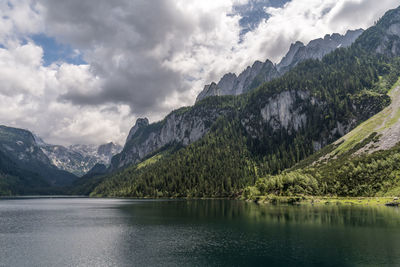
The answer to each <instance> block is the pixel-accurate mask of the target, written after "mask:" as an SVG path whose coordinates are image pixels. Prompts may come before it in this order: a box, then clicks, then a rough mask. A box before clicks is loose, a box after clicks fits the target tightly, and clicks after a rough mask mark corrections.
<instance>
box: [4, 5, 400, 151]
mask: <svg viewBox="0 0 400 267" xmlns="http://www.w3.org/2000/svg"><path fill="white" fill-rule="evenodd" d="M398 5H399V2H398V0H380V1H376V0H191V1H187V0H151V1H149V0H114V1H109V0H69V1H64V0H10V1H6V0H0V124H3V125H7V126H11V127H17V128H24V129H29V130H31V131H33V132H34V133H36V134H37V135H39V136H40V137H42V138H43V139H44V140H45V141H46V142H48V143H52V144H62V145H69V144H102V143H106V142H109V141H113V142H116V143H119V144H121V145H123V144H124V141H125V139H126V136H127V135H128V132H129V129H130V128H131V127H132V126H133V125H134V123H135V121H136V119H137V118H140V117H147V118H149V120H150V121H151V122H154V121H158V120H160V119H162V118H163V117H164V116H165V115H167V114H168V113H169V112H171V111H172V110H173V109H176V108H179V107H182V106H188V105H193V103H194V101H195V98H196V96H197V94H198V93H199V92H200V91H201V90H202V89H203V87H204V85H205V84H208V83H210V82H212V81H218V80H219V79H220V78H221V77H222V76H223V74H225V73H227V72H234V73H236V74H238V73H240V72H241V71H242V70H243V69H244V68H245V67H246V66H248V65H251V64H252V63H253V62H254V61H255V60H262V61H265V60H266V59H270V60H271V61H273V62H275V63H277V62H279V60H280V59H281V58H282V56H283V55H284V54H285V53H286V52H287V50H288V49H289V47H290V44H291V43H293V42H295V41H297V40H299V41H302V42H303V43H308V42H309V41H310V40H312V39H316V38H319V37H323V36H324V35H325V34H331V33H334V32H337V33H341V34H343V33H345V32H346V31H347V30H349V29H359V28H364V29H366V28H368V27H370V26H371V25H373V24H374V22H376V21H377V20H378V19H379V18H380V17H381V16H383V14H384V13H385V12H386V11H387V10H389V9H391V8H395V7H397V6H398Z"/></svg>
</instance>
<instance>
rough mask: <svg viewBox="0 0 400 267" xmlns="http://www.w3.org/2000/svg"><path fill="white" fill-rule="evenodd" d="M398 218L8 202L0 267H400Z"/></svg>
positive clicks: (196, 206) (378, 213) (297, 210)
mask: <svg viewBox="0 0 400 267" xmlns="http://www.w3.org/2000/svg"><path fill="white" fill-rule="evenodd" d="M399 215H400V214H399V209H396V208H386V207H381V208H378V207H375V208H374V207H350V206H336V205H328V206H320V207H312V206H271V205H256V204H254V203H247V202H242V201H225V200H207V201H195V200H193V201H151V200H111V199H31V200H27V199H25V200H0V266H248V265H251V266H385V265H386V266H395V265H397V264H398V263H400V249H399V247H400V227H399V226H400V216H399Z"/></svg>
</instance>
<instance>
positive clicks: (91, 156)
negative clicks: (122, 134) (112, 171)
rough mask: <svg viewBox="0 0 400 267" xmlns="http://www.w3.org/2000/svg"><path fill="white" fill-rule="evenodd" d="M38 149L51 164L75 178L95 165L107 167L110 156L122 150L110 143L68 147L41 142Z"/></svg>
mask: <svg viewBox="0 0 400 267" xmlns="http://www.w3.org/2000/svg"><path fill="white" fill-rule="evenodd" d="M40 148H41V150H42V151H43V152H44V153H45V154H46V155H47V157H48V158H49V159H50V161H51V162H52V164H54V165H55V166H57V167H58V168H59V169H61V170H64V171H68V172H70V173H73V174H75V175H77V176H82V175H84V174H85V173H87V172H88V171H89V170H91V169H92V168H93V167H94V166H95V165H96V164H97V163H101V164H104V165H107V166H108V165H109V164H110V162H111V158H112V156H113V155H115V154H117V153H119V152H120V151H121V150H122V147H121V146H119V145H116V144H114V143H112V142H111V143H108V144H104V145H100V146H96V145H72V146H69V147H64V146H60V145H50V144H46V143H44V142H42V143H41V145H40Z"/></svg>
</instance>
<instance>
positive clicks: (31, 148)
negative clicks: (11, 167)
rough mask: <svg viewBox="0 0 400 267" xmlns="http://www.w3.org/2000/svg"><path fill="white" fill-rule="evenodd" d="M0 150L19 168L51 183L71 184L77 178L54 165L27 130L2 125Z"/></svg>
mask: <svg viewBox="0 0 400 267" xmlns="http://www.w3.org/2000/svg"><path fill="white" fill-rule="evenodd" d="M0 151H1V152H3V153H4V154H5V155H7V156H8V157H9V158H10V159H11V160H12V161H14V162H15V164H16V166H17V167H18V168H20V169H24V170H27V171H30V172H32V173H36V174H38V175H39V177H41V178H43V179H44V180H46V181H47V182H48V183H49V184H50V185H56V186H57V185H66V184H70V183H72V181H74V180H75V179H76V178H77V177H76V176H74V175H72V174H70V173H67V172H64V171H61V170H59V169H58V168H57V167H56V166H55V165H53V164H52V162H51V160H50V159H49V158H48V157H47V155H46V154H45V153H44V152H43V151H42V149H41V148H40V146H39V145H38V143H37V142H36V139H35V137H34V135H33V134H32V133H31V132H29V131H27V130H23V129H17V128H11V127H6V126H0Z"/></svg>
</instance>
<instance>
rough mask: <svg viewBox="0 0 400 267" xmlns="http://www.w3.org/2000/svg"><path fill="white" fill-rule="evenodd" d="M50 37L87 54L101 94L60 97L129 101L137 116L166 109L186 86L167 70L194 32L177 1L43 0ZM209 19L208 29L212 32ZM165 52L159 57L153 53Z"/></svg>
mask: <svg viewBox="0 0 400 267" xmlns="http://www.w3.org/2000/svg"><path fill="white" fill-rule="evenodd" d="M43 4H44V6H45V8H46V13H45V14H46V16H45V19H46V22H47V23H46V25H48V28H47V31H48V34H50V35H54V36H56V38H57V39H58V40H60V41H62V42H67V43H70V44H72V45H73V46H74V47H77V48H79V49H81V50H82V51H84V55H85V56H84V58H85V60H86V61H87V62H88V63H89V64H90V65H91V71H92V73H93V75H94V76H98V77H99V78H100V79H101V80H102V81H103V82H104V83H103V86H102V88H101V90H100V91H98V92H95V93H93V92H85V93H82V92H81V90H80V89H79V88H75V90H70V91H69V92H67V93H65V94H63V95H62V96H60V100H64V101H71V102H72V103H74V104H77V105H99V104H103V103H125V104H128V105H129V106H130V107H131V110H132V112H134V113H135V114H145V113H146V112H147V111H149V110H151V111H152V112H155V111H163V106H162V105H161V103H162V102H163V101H165V98H166V97H167V96H169V95H171V94H172V93H173V92H174V91H182V90H185V89H188V88H184V87H182V84H184V83H182V81H181V80H182V75H181V73H179V72H177V71H172V70H171V69H170V68H166V67H164V66H163V62H164V61H165V60H167V59H168V58H169V57H171V55H173V54H174V53H175V52H176V51H180V50H181V49H182V43H183V41H184V40H185V38H186V37H187V36H189V35H190V34H191V32H192V31H193V30H194V28H195V26H194V24H193V22H192V21H191V18H190V17H189V16H187V15H186V14H184V13H183V12H182V11H181V10H179V9H178V8H177V7H176V5H174V4H173V1H165V0H152V1H148V0H136V1H130V0H119V1H109V0H93V1H90V0H88V1H81V0H71V1H54V0H47V1H44V2H43ZM207 23H208V24H209V23H210V20H209V19H206V20H205V23H204V27H207V28H209V29H212V25H207ZM157 49H159V50H161V51H162V52H161V53H160V54H157V51H155V50H157Z"/></svg>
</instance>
